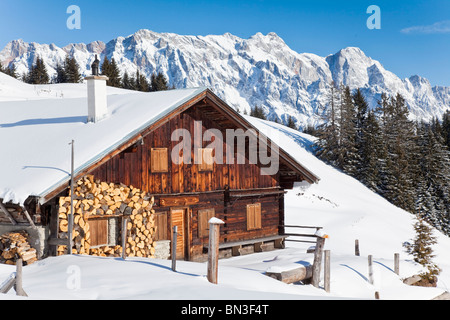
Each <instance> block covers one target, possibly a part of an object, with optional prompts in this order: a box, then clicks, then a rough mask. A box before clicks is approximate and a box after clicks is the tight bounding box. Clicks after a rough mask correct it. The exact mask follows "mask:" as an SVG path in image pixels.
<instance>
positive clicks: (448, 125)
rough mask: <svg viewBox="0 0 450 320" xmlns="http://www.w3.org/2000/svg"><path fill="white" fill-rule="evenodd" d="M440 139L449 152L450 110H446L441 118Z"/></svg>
mask: <svg viewBox="0 0 450 320" xmlns="http://www.w3.org/2000/svg"><path fill="white" fill-rule="evenodd" d="M442 137H443V139H444V144H445V145H446V146H447V149H448V150H450V110H447V111H446V112H445V113H444V115H443V117H442Z"/></svg>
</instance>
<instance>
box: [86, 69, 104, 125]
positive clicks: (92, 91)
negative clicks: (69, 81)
mask: <svg viewBox="0 0 450 320" xmlns="http://www.w3.org/2000/svg"><path fill="white" fill-rule="evenodd" d="M85 79H86V81H87V90H88V122H98V121H100V120H102V119H103V118H105V117H106V115H107V113H108V109H107V103H106V80H108V77H106V76H90V77H86V78H85Z"/></svg>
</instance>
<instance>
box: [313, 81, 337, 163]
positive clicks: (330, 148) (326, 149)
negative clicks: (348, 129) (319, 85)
mask: <svg viewBox="0 0 450 320" xmlns="http://www.w3.org/2000/svg"><path fill="white" fill-rule="evenodd" d="M338 93H339V90H337V88H336V85H335V83H334V82H331V84H330V86H329V93H328V103H327V105H326V109H325V110H324V112H323V114H322V120H323V124H321V125H320V126H319V127H318V129H319V134H318V140H317V143H316V149H317V155H318V156H319V158H320V159H322V160H324V161H325V162H327V163H328V164H331V165H333V166H335V167H338V168H339V166H338V165H339V164H338V158H339V155H338V153H339V152H338V150H339V128H338V105H337V102H338V101H339V97H338ZM340 169H342V168H340Z"/></svg>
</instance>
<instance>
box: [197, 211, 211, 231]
mask: <svg viewBox="0 0 450 320" xmlns="http://www.w3.org/2000/svg"><path fill="white" fill-rule="evenodd" d="M214 215H215V210H214V209H200V210H198V237H199V238H204V237H207V236H209V223H208V221H209V220H210V219H211V218H213V217H214Z"/></svg>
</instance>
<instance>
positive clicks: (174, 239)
mask: <svg viewBox="0 0 450 320" xmlns="http://www.w3.org/2000/svg"><path fill="white" fill-rule="evenodd" d="M177 235H178V227H177V226H174V227H173V234H172V271H177V270H176V267H177V266H176V265H177Z"/></svg>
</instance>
